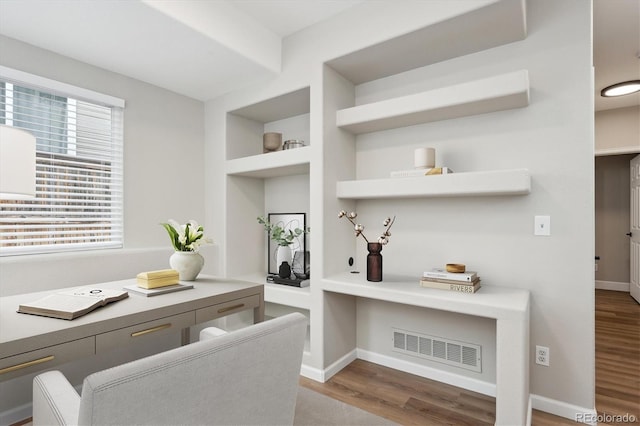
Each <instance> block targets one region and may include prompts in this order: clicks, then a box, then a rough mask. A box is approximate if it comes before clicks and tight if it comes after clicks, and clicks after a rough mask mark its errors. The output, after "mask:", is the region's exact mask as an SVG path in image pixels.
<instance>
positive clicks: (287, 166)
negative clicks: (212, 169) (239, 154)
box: [226, 146, 311, 178]
mask: <svg viewBox="0 0 640 426" xmlns="http://www.w3.org/2000/svg"><path fill="white" fill-rule="evenodd" d="M310 158H311V147H310V146H305V147H302V148H296V149H287V150H284V151H276V152H269V153H266V154H259V155H252V156H250V157H243V158H237V159H235V160H227V162H226V173H227V175H233V176H248V177H255V178H269V177H276V176H289V175H300V174H306V173H309V161H310Z"/></svg>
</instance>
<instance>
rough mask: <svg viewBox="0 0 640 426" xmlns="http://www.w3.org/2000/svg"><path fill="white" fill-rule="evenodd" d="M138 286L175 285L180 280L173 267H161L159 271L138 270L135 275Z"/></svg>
mask: <svg viewBox="0 0 640 426" xmlns="http://www.w3.org/2000/svg"><path fill="white" fill-rule="evenodd" d="M136 280H137V283H138V287H142V288H147V289H149V288H158V287H166V286H169V285H175V284H178V282H180V278H179V274H178V271H176V270H175V269H161V270H159V271H149V272H140V273H139V274H138V275H137V276H136Z"/></svg>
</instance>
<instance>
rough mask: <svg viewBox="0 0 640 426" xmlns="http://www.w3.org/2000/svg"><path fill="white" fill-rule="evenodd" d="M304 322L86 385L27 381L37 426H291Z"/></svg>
mask: <svg viewBox="0 0 640 426" xmlns="http://www.w3.org/2000/svg"><path fill="white" fill-rule="evenodd" d="M306 326H307V319H306V318H305V317H304V316H303V315H302V314H299V313H292V314H288V315H285V316H283V317H279V318H275V319H273V320H269V321H266V322H263V323H259V324H255V325H252V326H250V327H246V328H244V329H241V330H237V331H233V332H229V333H226V334H223V335H220V336H217V337H213V338H207V339H204V340H202V341H199V342H196V343H192V344H190V345H186V346H182V347H179V348H176V349H172V350H169V351H166V352H163V353H160V354H157V355H152V356H150V357H146V358H142V359H139V360H136V361H133V362H130V363H127V364H123V365H120V366H117V367H114V368H110V369H107V370H104V371H100V372H97V373H94V374H91V375H89V376H88V377H86V378H85V380H84V383H83V385H82V396H80V395H78V393H77V392H76V391H75V389H74V388H73V387H72V386H71V384H70V383H69V382H68V381H67V380H66V378H65V377H64V376H63V375H62V373H60V372H59V371H49V372H46V373H43V374H40V375H38V376H36V377H35V378H34V380H33V424H34V426H37V425H67V424H74V425H75V424H81V425H133V424H136V425H142V424H148V425H176V424H181V425H188V424H190V425H194V424H200V425H202V424H207V425H214V424H223V425H234V424H235V425H237V424H243V425H250V424H261V425H267V424H271V425H285V424H292V423H293V417H294V411H295V404H296V395H297V389H298V379H299V374H300V365H301V363H302V351H303V347H304V339H305V335H306Z"/></svg>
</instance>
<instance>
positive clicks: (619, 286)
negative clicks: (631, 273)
mask: <svg viewBox="0 0 640 426" xmlns="http://www.w3.org/2000/svg"><path fill="white" fill-rule="evenodd" d="M596 288H597V289H598V290H613V291H624V292H627V293H629V290H630V288H631V286H630V284H629V283H622V282H618V281H601V280H596Z"/></svg>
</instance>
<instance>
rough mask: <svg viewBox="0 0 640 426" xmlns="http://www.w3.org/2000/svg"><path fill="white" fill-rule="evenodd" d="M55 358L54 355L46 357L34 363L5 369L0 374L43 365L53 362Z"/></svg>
mask: <svg viewBox="0 0 640 426" xmlns="http://www.w3.org/2000/svg"><path fill="white" fill-rule="evenodd" d="M54 358H55V357H54V356H53V355H49V356H45V357H44V358H39V359H34V360H33V361H27V362H23V363H22V364H16V365H12V366H11V367H5V368H3V369H1V370H0V374H5V373H10V372H12V371H16V370H20V369H22V368H27V367H31V366H32V365H38V364H42V363H43V362H47V361H51V360H53V359H54Z"/></svg>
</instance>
